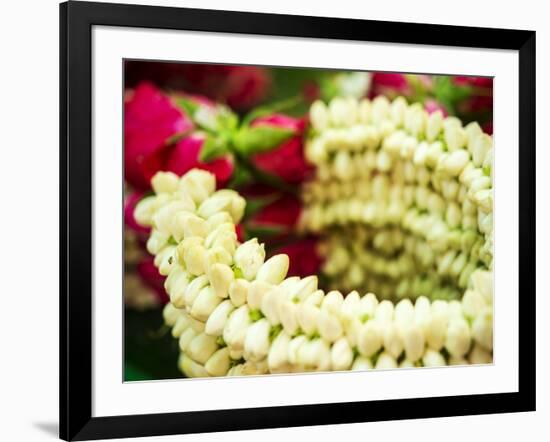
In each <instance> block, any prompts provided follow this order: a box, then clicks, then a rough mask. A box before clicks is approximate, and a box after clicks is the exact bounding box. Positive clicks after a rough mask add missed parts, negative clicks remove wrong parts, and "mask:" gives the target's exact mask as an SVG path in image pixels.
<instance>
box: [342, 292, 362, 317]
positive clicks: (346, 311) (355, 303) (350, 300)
mask: <svg viewBox="0 0 550 442" xmlns="http://www.w3.org/2000/svg"><path fill="white" fill-rule="evenodd" d="M360 301H361V298H360V297H359V293H357V292H356V291H355V290H354V291H353V292H350V293H348V295H347V296H346V297H345V298H344V302H343V303H342V306H341V308H340V315H341V316H342V318H343V319H351V318H355V317H356V316H357V312H358V310H359V303H360Z"/></svg>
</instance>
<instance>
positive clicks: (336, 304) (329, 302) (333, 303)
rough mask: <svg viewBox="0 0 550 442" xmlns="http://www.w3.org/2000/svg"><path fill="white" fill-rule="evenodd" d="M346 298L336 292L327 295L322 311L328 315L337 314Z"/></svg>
mask: <svg viewBox="0 0 550 442" xmlns="http://www.w3.org/2000/svg"><path fill="white" fill-rule="evenodd" d="M343 302H344V296H343V295H342V293H340V292H339V291H336V290H332V291H330V292H328V293H327V295H326V296H325V297H324V299H323V302H322V304H321V309H322V310H323V311H325V312H327V313H331V314H336V313H338V312H339V311H340V309H341V308H342V304H343Z"/></svg>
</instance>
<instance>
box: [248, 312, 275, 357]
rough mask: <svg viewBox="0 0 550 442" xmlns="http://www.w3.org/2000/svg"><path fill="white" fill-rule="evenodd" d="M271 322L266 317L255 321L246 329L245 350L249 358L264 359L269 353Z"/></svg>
mask: <svg viewBox="0 0 550 442" xmlns="http://www.w3.org/2000/svg"><path fill="white" fill-rule="evenodd" d="M270 329H271V324H270V323H269V321H268V320H267V319H265V318H263V319H260V320H259V321H256V322H254V323H253V324H252V325H251V326H250V327H248V330H247V331H246V337H245V340H244V352H245V355H246V356H247V359H249V360H250V361H253V362H256V361H261V360H262V359H264V358H265V357H266V356H267V354H268V353H269V331H270Z"/></svg>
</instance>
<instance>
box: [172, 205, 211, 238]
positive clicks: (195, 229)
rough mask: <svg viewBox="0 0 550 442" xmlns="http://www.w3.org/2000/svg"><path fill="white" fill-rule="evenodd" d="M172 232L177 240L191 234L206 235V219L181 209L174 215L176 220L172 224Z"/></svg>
mask: <svg viewBox="0 0 550 442" xmlns="http://www.w3.org/2000/svg"><path fill="white" fill-rule="evenodd" d="M171 233H172V235H173V236H174V238H175V239H176V241H178V242H179V241H181V240H182V239H184V238H189V237H191V236H200V237H202V238H204V237H206V235H207V233H208V230H207V227H206V221H204V220H203V219H202V218H200V217H198V216H197V215H194V214H192V213H190V212H186V211H180V212H177V213H176V214H175V215H174V221H173V223H172V225H171Z"/></svg>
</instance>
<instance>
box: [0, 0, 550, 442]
mask: <svg viewBox="0 0 550 442" xmlns="http://www.w3.org/2000/svg"><path fill="white" fill-rule="evenodd" d="M57 3H58V2H57V1H56V0H26V1H23V2H2V3H1V6H0V8H1V9H0V10H1V14H0V15H1V16H2V18H3V20H2V26H0V32H1V39H0V54H1V56H2V59H1V60H2V61H1V64H0V260H1V263H0V269H1V270H0V277H1V279H0V281H1V282H0V355H1V356H0V406H1V407H0V413H1V416H2V419H1V421H2V424H1V425H0V436H1V437H0V439H1V440H7V441H16V440H25V441H40V440H53V439H55V438H56V437H57V435H56V434H57V404H58V397H57V395H58V393H57V390H58V382H57V378H58V362H57V359H58V345H57V343H58V325H57V324H58V266H57V263H58V240H59V238H58V221H59V220H58V172H59V170H58V7H57ZM133 3H155V4H159V5H169V6H178V5H179V6H187V7H197V8H212V9H227V8H230V9H233V10H243V11H257V12H275V13H290V14H306V15H319V16H338V17H354V18H365V19H378V20H396V21H415V22H429V23H442V24H457V25H470V26H489V27H504V28H522V29H534V30H536V31H537V57H538V60H537V92H538V93H537V126H538V131H537V146H538V148H537V159H538V161H537V163H538V164H537V187H538V195H537V225H538V228H537V238H538V246H537V273H538V274H539V278H538V281H537V293H536V294H535V293H524V294H522V296H537V307H538V311H537V332H538V338H537V351H538V361H537V372H538V379H537V387H538V388H537V390H538V399H537V409H538V411H537V412H535V413H522V414H512V415H493V416H476V417H459V418H445V419H427V420H416V421H399V422H384V423H369V424H353V425H339V426H328V427H310V428H299V429H296V428H290V429H280V430H260V431H250V432H233V433H220V434H210V435H189V436H185V438H184V440H188V441H201V442H206V441H213V440H216V441H239V442H246V441H255V440H257V439H258V438H262V440H264V441H275V440H281V439H287V440H297V439H298V438H300V439H302V438H305V439H309V440H330V439H336V438H338V439H341V440H345V439H352V438H357V439H359V438H361V439H363V438H364V439H370V440H398V439H405V438H406V439H409V440H417V439H418V440H420V439H422V440H425V441H436V440H437V441H440V440H445V441H455V440H456V441H463V440H468V438H471V440H482V438H484V439H493V440H513V439H519V438H524V437H526V436H527V437H528V435H534V434H537V433H538V434H539V435H540V436H535V437H534V440H543V439H545V437H547V436H544V434H546V435H547V433H548V420H547V419H548V418H550V398H548V397H547V395H548V393H549V386H550V382H549V380H548V378H549V377H548V375H547V371H548V370H549V369H550V357H549V356H550V352H549V350H548V341H547V339H548V337H549V336H550V325H549V322H548V320H547V314H546V312H547V311H548V309H550V301H549V300H548V296H547V293H548V292H549V291H550V285H549V284H548V280H546V279H545V278H544V275H545V274H546V273H547V271H548V270H547V267H548V265H547V263H550V259H549V256H548V252H547V250H545V249H544V246H546V245H550V243H549V239H550V238H549V236H550V235H549V233H548V229H546V228H544V227H545V226H547V225H549V223H550V209H549V208H548V203H547V197H546V195H547V189H548V188H549V186H550V177H549V174H548V173H547V172H546V170H545V167H544V165H545V164H548V163H549V162H550V153H549V151H548V149H549V148H550V136H549V133H548V130H547V129H546V128H547V126H548V123H547V122H548V120H549V119H550V110H548V108H547V105H548V98H550V96H549V92H550V86H549V81H550V63H549V61H550V60H549V55H548V54H549V53H550V29H549V28H548V12H547V11H546V8H545V3H544V2H541V1H538V0H523V1H522V2H521V4H520V5H518V4H515V5H514V6H515V7H514V8H511V7H507V5H506V4H505V3H503V2H498V3H497V2H492V3H491V2H488V1H486V2H480V1H479V0H462V1H461V2H452V3H451V2H445V1H441V0H440V1H428V0H423V1H420V0H416V1H410V0H393V1H391V2H368V3H367V2H359V1H357V0H338V1H332V2H325V3H324V4H321V2H319V1H318V0H302V1H300V2H297V1H295V0H278V1H276V2H258V1H252V0H232V1H231V2H230V3H229V2H226V1H223V0H189V1H183V0H181V1H177V0H164V1H156V2H155V1H149V2H148V1H139V0H134V2H133ZM28 85H32V86H33V87H34V89H29V87H28ZM178 439H182V437H181V436H173V437H164V438H162V439H161V438H149V439H146V440H151V441H154V440H159V441H160V440H163V441H169V440H178Z"/></svg>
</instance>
